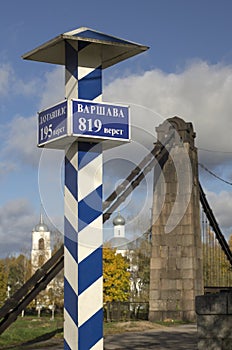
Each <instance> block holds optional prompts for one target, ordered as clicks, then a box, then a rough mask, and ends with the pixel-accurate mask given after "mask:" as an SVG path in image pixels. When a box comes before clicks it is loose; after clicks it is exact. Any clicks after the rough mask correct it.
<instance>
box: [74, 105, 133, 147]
mask: <svg viewBox="0 0 232 350" xmlns="http://www.w3.org/2000/svg"><path fill="white" fill-rule="evenodd" d="M72 113H73V116H72V118H73V120H72V125H73V134H74V135H76V136H82V137H89V136H91V137H92V138H95V137H97V138H101V139H117V140H122V141H129V139H130V127H129V107H128V106H120V105H112V104H106V103H96V102H90V101H86V100H72Z"/></svg>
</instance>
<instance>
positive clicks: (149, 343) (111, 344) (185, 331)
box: [18, 325, 197, 350]
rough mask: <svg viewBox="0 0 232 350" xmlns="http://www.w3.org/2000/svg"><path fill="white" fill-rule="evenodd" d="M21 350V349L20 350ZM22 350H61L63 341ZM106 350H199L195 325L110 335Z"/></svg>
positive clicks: (48, 342) (51, 341)
mask: <svg viewBox="0 0 232 350" xmlns="http://www.w3.org/2000/svg"><path fill="white" fill-rule="evenodd" d="M18 349H19V348H18ZM22 349H24V350H26V349H33V350H61V349H63V341H62V340H55V339H53V340H49V341H47V342H44V343H43V344H42V343H38V344H34V345H33V346H30V347H25V346H24V347H23V348H22ZM104 349H105V350H147V349H154V350H168V349H172V350H197V330H196V326H195V325H183V326H178V327H170V328H168V327H167V328H162V329H158V330H149V331H145V332H133V333H132V332H131V333H123V334H115V335H109V336H107V337H106V338H105V341H104Z"/></svg>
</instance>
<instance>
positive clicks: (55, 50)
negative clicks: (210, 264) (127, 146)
mask: <svg viewBox="0 0 232 350" xmlns="http://www.w3.org/2000/svg"><path fill="white" fill-rule="evenodd" d="M147 49H148V47H146V46H142V45H139V44H136V43H132V42H129V41H126V40H124V39H120V38H116V37H113V36H111V35H107V34H104V33H100V32H97V31H94V30H92V29H89V28H85V27H82V28H79V29H75V30H73V31H71V32H66V33H64V34H61V35H59V36H57V37H55V38H54V39H52V40H49V41H48V42H46V43H44V44H42V45H41V46H39V47H37V48H36V49H34V50H32V51H30V52H28V53H26V54H25V55H23V58H24V59H28V60H33V61H40V62H47V63H52V64H61V65H65V90H66V101H65V102H64V101H63V102H61V103H59V104H58V105H55V106H53V107H50V108H48V109H46V110H43V111H42V112H40V113H39V115H38V147H45V148H46V147H47V148H54V149H65V190H64V195H65V230H64V231H65V232H64V233H65V237H64V246H65V247H64V250H65V251H64V304H65V305H64V318H65V322H64V348H65V349H71V350H90V349H92V350H102V349H103V302H102V299H103V296H102V290H103V288H102V149H101V143H97V141H96V138H94V137H92V134H91V135H90V137H89V139H90V140H91V141H92V142H82V141H80V139H79V141H74V142H73V144H71V146H70V142H71V141H70V140H78V137H79V133H78V132H77V133H76V132H74V128H73V126H74V125H73V124H74V122H73V119H72V115H73V110H72V107H71V106H72V99H74V100H75V99H82V100H92V101H94V102H101V98H102V69H105V68H108V67H110V66H112V65H114V64H116V63H118V62H120V61H123V60H125V59H127V58H129V57H132V56H135V55H137V54H138V53H141V52H143V51H145V50H147ZM116 110H117V108H116ZM123 116H124V115H123ZM113 117H115V115H114V116H113ZM107 118H108V117H107ZM83 119H84V118H83ZM118 119H120V118H118ZM96 120H97V119H95V121H96ZM89 121H91V119H89ZM98 122H99V120H98ZM100 122H101V121H100ZM115 123H116V126H115ZM106 125H107V127H106V130H107V131H106V135H105V134H104V135H101V137H102V136H104V138H103V139H109V140H110V145H108V147H112V146H113V143H112V140H113V141H116V139H117V137H113V139H112V136H113V133H112V136H111V137H109V135H108V131H109V130H116V131H117V130H119V131H120V135H123V132H125V135H124V136H123V137H122V139H121V140H120V142H122V141H123V142H124V141H128V140H129V135H130V132H129V128H128V127H129V122H128V113H127V117H126V118H124V124H123V123H122V121H121V122H120V120H119V121H117V122H116V120H115V118H114V121H113V122H110V120H108V122H106ZM109 125H110V127H109ZM112 125H114V126H113V128H114V127H115V128H116V129H111V126H112ZM118 128H119V129H118ZM103 130H104V132H105V128H103ZM95 136H96V135H95ZM101 137H100V138H98V140H101V139H102V138H101ZM120 137H121V136H120ZM118 141H119V139H118ZM114 145H115V143H114Z"/></svg>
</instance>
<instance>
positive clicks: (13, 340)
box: [0, 316, 183, 350]
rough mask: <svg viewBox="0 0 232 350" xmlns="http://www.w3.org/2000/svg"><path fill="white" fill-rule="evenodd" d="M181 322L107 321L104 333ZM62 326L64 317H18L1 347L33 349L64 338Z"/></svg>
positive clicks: (130, 330)
mask: <svg viewBox="0 0 232 350" xmlns="http://www.w3.org/2000/svg"><path fill="white" fill-rule="evenodd" d="M180 324H183V322H179V321H172V320H170V322H160V323H153V322H149V321H126V322H107V323H104V335H105V336H107V335H111V334H120V333H125V332H141V331H145V330H149V329H150V330H151V329H153V330H155V329H162V328H166V327H167V326H177V325H180ZM62 327H63V319H62V318H61V317H59V318H58V317H57V318H55V320H50V318H49V317H41V318H38V317H29V316H25V317H23V318H22V317H18V319H17V321H16V322H14V323H13V324H12V325H11V326H10V327H9V328H8V329H7V330H6V331H5V332H4V333H3V334H2V335H0V349H14V350H18V349H24V348H26V349H33V348H34V347H33V343H37V342H38V344H37V345H38V346H37V348H39V341H45V340H48V339H51V338H53V337H56V338H57V337H59V338H63V332H62ZM26 345H28V346H26ZM31 346H32V347H31ZM41 346H42V345H41Z"/></svg>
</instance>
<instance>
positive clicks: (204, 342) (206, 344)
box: [198, 338, 222, 350]
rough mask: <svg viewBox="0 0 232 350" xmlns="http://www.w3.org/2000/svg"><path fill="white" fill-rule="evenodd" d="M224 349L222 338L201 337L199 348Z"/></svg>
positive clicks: (199, 349)
mask: <svg viewBox="0 0 232 350" xmlns="http://www.w3.org/2000/svg"><path fill="white" fill-rule="evenodd" d="M207 349H209V350H222V340H221V339H217V338H216V339H199V340H198V350H207Z"/></svg>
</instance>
